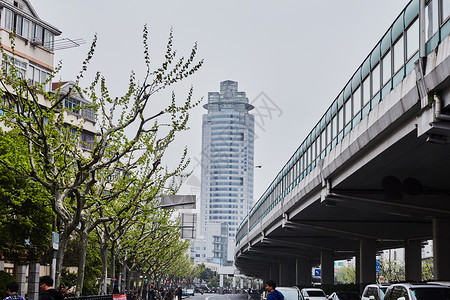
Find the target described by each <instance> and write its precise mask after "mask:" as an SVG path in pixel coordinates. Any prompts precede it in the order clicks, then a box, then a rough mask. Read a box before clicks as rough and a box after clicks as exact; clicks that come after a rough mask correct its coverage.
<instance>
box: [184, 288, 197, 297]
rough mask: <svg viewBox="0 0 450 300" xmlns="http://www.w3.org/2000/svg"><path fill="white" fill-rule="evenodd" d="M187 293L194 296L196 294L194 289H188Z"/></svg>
mask: <svg viewBox="0 0 450 300" xmlns="http://www.w3.org/2000/svg"><path fill="white" fill-rule="evenodd" d="M186 294H187V295H188V296H194V295H195V292H194V289H186Z"/></svg>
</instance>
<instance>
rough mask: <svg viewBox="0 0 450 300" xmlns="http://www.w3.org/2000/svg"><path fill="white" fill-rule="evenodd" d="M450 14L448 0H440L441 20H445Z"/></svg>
mask: <svg viewBox="0 0 450 300" xmlns="http://www.w3.org/2000/svg"><path fill="white" fill-rule="evenodd" d="M449 15H450V0H442V20H443V21H445V20H446V19H447V18H448V17H449Z"/></svg>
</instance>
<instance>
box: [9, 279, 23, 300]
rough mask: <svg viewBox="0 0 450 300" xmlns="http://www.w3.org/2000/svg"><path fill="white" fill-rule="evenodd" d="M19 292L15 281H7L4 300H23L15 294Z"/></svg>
mask: <svg viewBox="0 0 450 300" xmlns="http://www.w3.org/2000/svg"><path fill="white" fill-rule="evenodd" d="M18 291H19V285H18V284H17V282H15V281H9V282H7V283H6V292H7V293H8V296H7V297H6V298H5V300H23V297H22V296H20V295H19V294H18V293H17V292H18Z"/></svg>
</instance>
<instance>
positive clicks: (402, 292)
mask: <svg viewBox="0 0 450 300" xmlns="http://www.w3.org/2000/svg"><path fill="white" fill-rule="evenodd" d="M448 299H450V288H449V287H448V286H445V285H441V284H423V283H422V284H419V283H417V284H414V283H396V284H393V285H390V286H389V287H388V289H387V290H386V295H384V300H448Z"/></svg>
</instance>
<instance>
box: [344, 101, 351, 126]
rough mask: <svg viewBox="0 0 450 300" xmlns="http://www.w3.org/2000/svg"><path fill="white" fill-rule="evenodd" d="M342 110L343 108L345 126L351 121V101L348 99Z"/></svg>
mask: <svg viewBox="0 0 450 300" xmlns="http://www.w3.org/2000/svg"><path fill="white" fill-rule="evenodd" d="M344 108H345V111H344V114H345V116H344V120H345V124H347V123H348V122H350V120H351V119H352V99H351V98H348V99H347V101H345V107H344Z"/></svg>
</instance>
